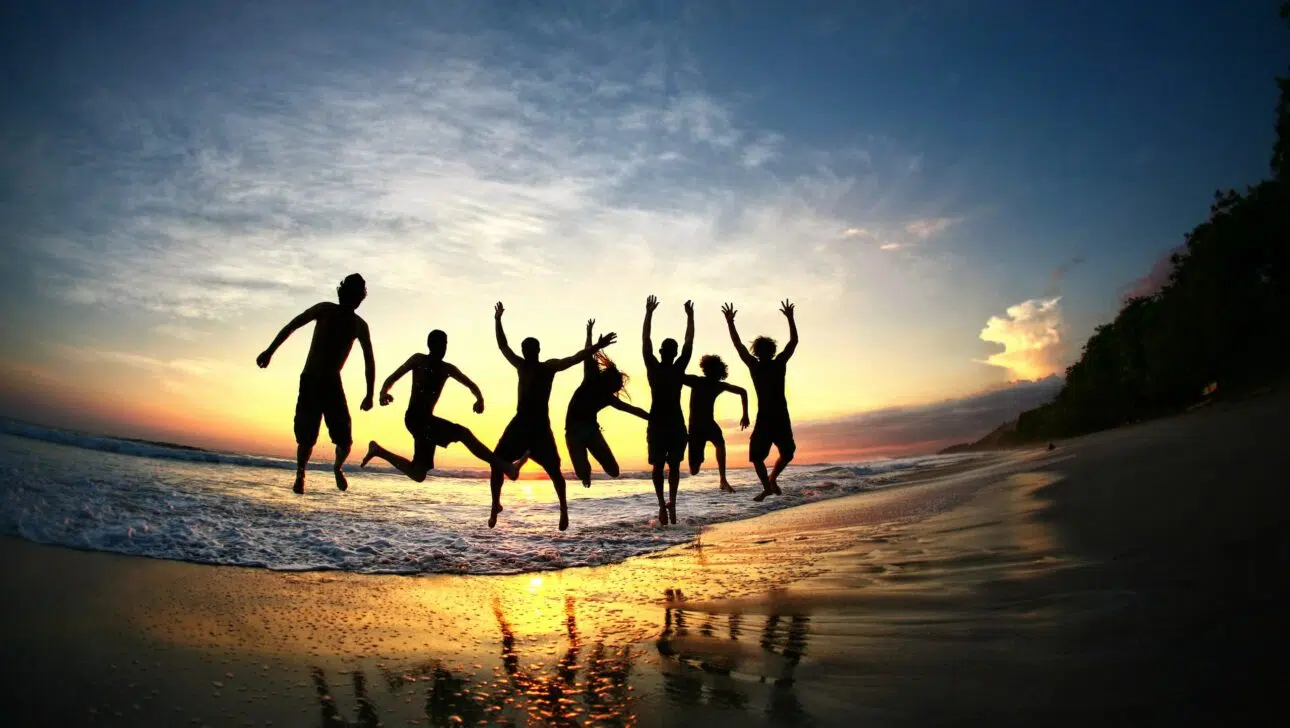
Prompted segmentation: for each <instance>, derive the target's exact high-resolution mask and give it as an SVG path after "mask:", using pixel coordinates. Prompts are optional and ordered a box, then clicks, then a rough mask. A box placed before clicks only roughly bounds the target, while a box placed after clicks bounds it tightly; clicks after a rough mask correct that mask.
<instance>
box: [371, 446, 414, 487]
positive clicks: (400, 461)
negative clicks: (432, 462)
mask: <svg viewBox="0 0 1290 728" xmlns="http://www.w3.org/2000/svg"><path fill="white" fill-rule="evenodd" d="M372 458H381V459H382V460H384V461H386V462H387V463H389V464H390V465H393V466H394V467H395V468H397V469H398V471H399V472H400V473H403V474H404V475H406V476H408V477H409V478H411V479H413V480H415V481H417V482H418V483H424V482H425V479H426V473H427V472H429V469H428V468H426V467H425V466H424V465H421V464H420V463H414V462H412V461H411V460H408V459H407V458H405V457H402V456H401V455H395V454H394V453H392V452H390V451H389V450H386V449H385V448H383V447H381V446H380V445H378V444H376V440H372V441H371V442H369V443H368V444H367V454H366V455H364V456H363V467H366V466H367V463H368V461H369V460H371V459H372Z"/></svg>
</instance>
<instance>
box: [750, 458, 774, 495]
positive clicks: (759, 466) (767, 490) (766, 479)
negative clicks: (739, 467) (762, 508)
mask: <svg viewBox="0 0 1290 728" xmlns="http://www.w3.org/2000/svg"><path fill="white" fill-rule="evenodd" d="M753 470H756V471H757V479H758V480H760V481H761V492H760V493H758V494H757V495H755V496H753V500H755V501H757V502H758V503H760V502H762V501H764V500H766V496H768V495H771V494H772V493H774V492H775V486H773V485H772V484H771V482H770V475H768V474H767V473H766V461H765V460H754V461H753Z"/></svg>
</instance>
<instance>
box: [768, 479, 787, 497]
mask: <svg viewBox="0 0 1290 728" xmlns="http://www.w3.org/2000/svg"><path fill="white" fill-rule="evenodd" d="M770 492H772V493H774V494H775V495H784V491H782V490H780V489H779V481H778V480H777V479H776V480H772V481H770Z"/></svg>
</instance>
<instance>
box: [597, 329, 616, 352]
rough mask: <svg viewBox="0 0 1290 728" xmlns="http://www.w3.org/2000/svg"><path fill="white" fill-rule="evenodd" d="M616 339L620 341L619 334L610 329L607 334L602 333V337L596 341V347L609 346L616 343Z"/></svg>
mask: <svg viewBox="0 0 1290 728" xmlns="http://www.w3.org/2000/svg"><path fill="white" fill-rule="evenodd" d="M615 341H618V334H615V333H614V332H612V331H610V332H609V333H607V334H601V335H600V339H599V340H598V341H596V348H597V349H603V348H605V347H606V346H609V345H610V344H612V343H614V342H615Z"/></svg>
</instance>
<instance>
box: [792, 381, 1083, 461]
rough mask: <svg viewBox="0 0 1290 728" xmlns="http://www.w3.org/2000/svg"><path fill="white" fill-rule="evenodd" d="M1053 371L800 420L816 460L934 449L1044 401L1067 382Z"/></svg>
mask: <svg viewBox="0 0 1290 728" xmlns="http://www.w3.org/2000/svg"><path fill="white" fill-rule="evenodd" d="M1062 381H1063V380H1062V378H1061V377H1059V376H1057V375H1053V376H1049V377H1045V378H1043V379H1040V380H1037V381H1022V382H1014V383H1011V384H1009V385H1007V386H1005V387H1002V388H1000V389H995V390H990V391H988V392H982V393H979V394H974V395H970V396H968V397H963V398H961V399H951V400H945V401H943V402H936V403H933V404H927V405H920V406H917V407H889V408H887V409H881V410H874V411H871V412H864V413H862V414H858V415H851V416H848V417H843V418H840V419H836V420H821V421H816V422H804V423H802V424H801V425H800V426H797V427H796V428H795V429H796V430H797V433H796V434H797V439H798V442H800V443H803V444H806V443H810V448H809V450H810V452H809V454H808V457H809V458H810V459H813V460H843V459H854V458H855V457H857V456H860V457H871V456H875V455H893V456H894V455H906V454H914V453H926V452H935V451H936V450H939V449H940V448H943V447H946V446H948V445H953V444H955V443H960V442H970V441H974V440H976V439H978V438H980V437H981V436H983V435H985V434H986V433H988V432H990V431H991V430H993V429H994V428H996V427H998V426H999V425H1001V424H1003V423H1004V422H1006V421H1008V420H1011V419H1013V418H1015V417H1016V416H1017V415H1018V414H1020V413H1022V412H1024V411H1026V410H1028V409H1032V408H1034V407H1038V406H1039V405H1041V404H1044V403H1046V402H1048V401H1050V400H1052V398H1053V397H1054V396H1056V394H1057V392H1058V390H1060V389H1061V387H1062Z"/></svg>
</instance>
